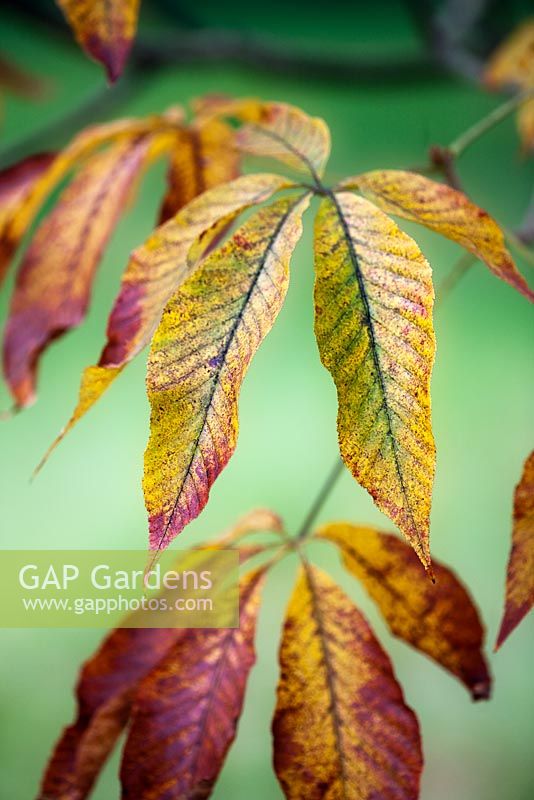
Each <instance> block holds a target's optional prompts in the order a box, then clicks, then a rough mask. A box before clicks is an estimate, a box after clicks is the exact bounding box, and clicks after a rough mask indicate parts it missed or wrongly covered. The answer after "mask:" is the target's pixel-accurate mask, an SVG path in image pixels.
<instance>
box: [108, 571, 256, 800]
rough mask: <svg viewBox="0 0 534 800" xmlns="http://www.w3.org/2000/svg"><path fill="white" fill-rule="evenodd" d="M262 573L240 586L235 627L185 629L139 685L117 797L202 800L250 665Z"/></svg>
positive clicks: (232, 727) (231, 730)
mask: <svg viewBox="0 0 534 800" xmlns="http://www.w3.org/2000/svg"><path fill="white" fill-rule="evenodd" d="M263 577H264V571H263V570H258V571H256V572H254V573H251V574H250V575H248V576H247V577H246V578H244V579H243V580H242V583H241V603H240V605H241V612H240V628H229V629H224V628H218V629H190V630H188V631H187V633H186V635H185V636H184V637H183V638H182V639H180V640H179V641H178V642H177V643H176V646H175V647H173V648H172V650H171V651H169V653H168V654H167V656H166V657H165V658H164V659H163V660H162V661H161V662H160V663H159V664H158V666H157V667H156V668H155V669H154V670H153V671H152V672H151V673H150V674H149V675H148V676H147V677H146V678H145V680H144V681H143V682H142V684H141V686H140V688H139V690H138V692H137V694H136V699H135V705H134V711H133V716H132V724H131V727H130V732H129V735H128V740H127V742H126V746H125V749H124V756H123V762H122V767H121V780H122V786H123V795H122V797H123V800H149V798H150V800H152V798H156V797H157V798H161V799H162V798H167V799H168V800H170V799H171V798H175V800H178V799H179V800H203V799H204V798H207V797H209V796H210V794H211V791H212V788H213V785H214V783H215V781H216V780H217V777H218V775H219V772H220V771H221V768H222V766H223V764H224V760H225V757H226V753H227V752H228V749H229V747H230V745H231V744H232V742H233V740H234V738H235V735H236V730H237V723H238V720H239V716H240V714H241V710H242V707H243V701H244V695H245V688H246V683H247V678H248V675H249V672H250V669H251V667H252V665H253V664H254V661H255V652H254V633H255V628H256V618H257V613H258V609H259V591H260V588H261V584H262V583H263Z"/></svg>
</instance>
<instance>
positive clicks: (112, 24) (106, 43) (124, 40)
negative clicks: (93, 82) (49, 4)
mask: <svg viewBox="0 0 534 800" xmlns="http://www.w3.org/2000/svg"><path fill="white" fill-rule="evenodd" d="M139 2H140V0H57V4H58V5H59V7H60V8H61V9H62V11H63V13H64V14H65V17H66V18H67V21H68V23H69V25H70V26H71V28H72V29H73V31H74V35H75V36H76V40H77V41H78V43H79V44H80V46H81V47H83V49H84V50H85V52H86V53H87V54H88V55H89V56H91V58H94V59H95V61H99V62H100V63H101V64H103V65H104V66H105V68H106V71H107V74H108V77H109V80H110V81H111V82H112V83H113V82H114V81H116V80H117V78H118V77H119V75H120V74H121V72H122V71H123V69H124V65H125V63H126V59H127V57H128V54H129V52H130V48H131V46H132V42H133V39H134V36H135V32H136V30H137V17H138V14H139Z"/></svg>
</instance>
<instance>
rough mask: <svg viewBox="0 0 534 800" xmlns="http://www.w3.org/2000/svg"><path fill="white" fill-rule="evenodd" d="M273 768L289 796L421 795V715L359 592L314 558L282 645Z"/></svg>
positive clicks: (400, 799) (397, 798)
mask: <svg viewBox="0 0 534 800" xmlns="http://www.w3.org/2000/svg"><path fill="white" fill-rule="evenodd" d="M280 669H281V674H280V681H279V684H278V692H277V704H276V711H275V716H274V721H273V735H274V767H275V770H276V774H277V776H278V779H279V781H280V783H281V785H282V789H283V791H284V794H285V796H286V797H287V798H288V800H324V798H329V800H375V799H376V800H378V798H380V800H408V798H410V800H415V798H417V797H418V796H419V793H418V789H419V779H420V774H421V770H422V754H421V743H420V738H419V727H418V724H417V719H416V717H415V715H414V713H413V712H412V710H411V709H410V708H408V706H407V705H406V704H405V702H404V698H403V694H402V690H401V688H400V686H399V684H398V683H397V681H396V679H395V675H394V673H393V669H392V667H391V663H390V661H389V659H388V657H387V655H386V654H385V653H384V651H383V650H382V648H381V647H380V645H379V643H378V641H377V640H376V638H375V636H374V634H373V632H372V631H371V629H370V627H369V625H368V624H367V622H366V621H365V619H364V618H363V616H362V615H361V614H360V612H359V611H358V609H357V608H356V607H355V606H354V605H353V604H352V601H351V600H350V599H349V598H348V597H347V596H346V595H345V594H344V593H343V592H342V591H341V589H340V588H339V587H338V586H336V584H335V583H334V582H333V581H332V580H331V579H330V578H329V577H328V576H327V575H325V574H324V573H323V572H321V571H320V570H318V569H317V568H315V567H312V566H307V567H306V568H305V569H303V570H302V571H301V573H300V577H299V580H298V582H297V585H296V587H295V590H294V592H293V595H292V597H291V600H290V603H289V607H288V610H287V614H286V619H285V623H284V631H283V635H282V644H281V647H280Z"/></svg>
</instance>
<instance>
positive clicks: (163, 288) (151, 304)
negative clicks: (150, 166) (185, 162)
mask: <svg viewBox="0 0 534 800" xmlns="http://www.w3.org/2000/svg"><path fill="white" fill-rule="evenodd" d="M289 185H291V184H290V183H289V182H288V181H287V180H286V179H285V178H282V177H280V176H278V175H268V174H264V175H245V176H243V177H241V178H237V179H236V180H235V181H232V182H231V183H229V184H225V185H224V186H216V187H214V188H213V189H210V190H208V191H206V192H204V193H203V194H202V195H200V196H199V197H198V198H196V199H195V200H194V201H192V202H191V203H188V205H187V206H185V207H184V208H183V209H182V211H180V212H178V214H177V215H176V216H175V217H174V218H173V219H171V220H169V221H168V222H166V223H165V224H164V225H161V226H160V227H159V228H156V230H155V231H154V233H153V234H151V236H150V237H149V238H148V239H147V241H146V242H145V244H144V245H142V246H141V247H139V248H137V250H134V252H133V253H132V255H131V257H130V261H129V263H128V266H127V268H126V270H125V272H124V274H123V277H122V281H121V287H120V290H119V294H118V296H117V299H116V300H115V303H114V306H113V309H112V311H111V314H110V317H109V321H108V328H107V342H106V344H105V346H104V349H103V350H102V354H101V356H100V361H99V363H98V364H97V365H94V366H90V367H87V368H86V369H85V370H84V373H83V375H82V380H81V384H80V392H79V397H78V403H77V405H76V408H75V409H74V411H73V413H72V416H71V418H70V419H69V421H68V422H67V424H66V426H65V427H64V428H63V430H62V431H61V432H60V434H59V436H58V437H57V438H56V440H55V441H54V442H53V443H52V445H51V446H50V447H49V448H48V451H47V453H46V454H45V456H44V458H43V459H42V460H41V463H40V465H39V467H38V469H39V468H40V467H41V466H42V465H43V464H44V463H45V461H46V459H47V457H48V456H49V455H50V453H51V452H52V451H53V450H54V448H55V447H56V446H57V445H58V444H59V442H60V441H61V440H62V439H63V438H64V436H65V435H66V434H67V433H68V432H69V431H70V430H71V429H72V428H73V426H74V425H75V424H76V423H77V422H78V421H79V420H80V419H81V418H82V417H83V415H84V414H85V413H87V411H88V410H89V409H90V408H91V407H92V406H93V405H94V403H96V401H97V400H98V399H99V398H100V397H101V396H102V394H103V393H104V392H105V391H106V389H108V388H109V386H111V384H112V383H113V381H114V380H115V378H117V376H118V375H119V374H120V373H121V371H122V369H123V368H124V366H125V365H126V364H127V363H128V362H129V361H131V360H132V359H133V358H134V357H135V356H136V355H137V354H138V353H139V351H140V350H142V349H143V348H144V347H146V346H147V345H148V344H149V342H150V340H151V338H152V334H153V333H154V330H155V328H156V327H157V325H158V322H159V320H160V318H161V314H162V312H163V309H164V307H165V304H166V303H167V301H168V300H169V298H170V297H172V294H173V292H174V291H175V290H176V289H177V288H178V287H179V286H180V284H181V283H183V282H184V281H185V280H186V278H187V277H188V276H189V275H190V274H191V272H193V270H194V269H195V267H196V266H197V262H196V260H190V259H189V255H190V253H191V251H192V250H193V249H195V246H197V248H196V250H195V252H196V255H197V258H198V257H200V256H201V255H202V254H203V252H204V251H205V247H204V246H203V247H200V248H198V241H199V240H200V239H201V238H202V236H203V235H204V234H206V232H209V231H210V230H211V229H212V228H213V226H214V225H218V224H219V223H220V222H221V220H222V221H223V225H224V226H225V227H226V226H227V224H228V222H229V220H231V219H234V218H235V217H236V215H237V214H239V213H240V212H242V211H244V210H245V209H246V208H248V207H250V206H253V205H255V204H258V203H262V202H264V201H265V200H268V199H269V198H270V197H271V196H272V195H273V194H274V193H275V192H277V191H279V190H281V189H284V188H287V187H288V186H289Z"/></svg>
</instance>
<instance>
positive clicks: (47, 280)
mask: <svg viewBox="0 0 534 800" xmlns="http://www.w3.org/2000/svg"><path fill="white" fill-rule="evenodd" d="M170 143H171V140H170V139H169V138H168V136H167V135H165V134H162V135H161V137H141V138H138V139H134V140H131V141H119V142H117V143H115V144H113V145H111V146H110V147H109V148H108V149H106V150H104V151H103V152H99V153H96V154H95V155H93V156H92V157H91V158H90V159H89V160H88V161H87V163H86V164H85V166H84V167H82V169H81V170H80V171H79V173H78V174H77V175H76V177H75V178H74V180H73V181H72V183H71V184H70V185H69V186H68V187H67V189H65V191H64V192H63V194H62V195H61V197H60V199H59V202H58V204H57V205H56V207H55V208H54V209H53V211H52V212H51V213H50V214H49V216H48V217H47V218H46V219H45V220H44V222H43V223H42V224H41V226H40V227H39V229H38V230H37V233H36V234H35V236H34V238H33V241H32V243H31V245H30V248H29V250H28V252H27V253H26V256H25V258H24V260H23V262H22V264H21V267H20V270H19V273H18V276H17V282H16V286H15V291H14V295H13V298H12V302H11V309H10V315H9V319H8V323H7V329H6V335H5V341H4V371H5V376H6V380H7V382H8V384H9V387H10V389H11V392H12V394H13V396H14V398H15V400H16V402H17V404H18V405H19V406H27V405H29V404H30V403H32V402H33V400H34V399H35V379H36V371H37V364H38V360H39V357H40V355H41V353H42V352H43V351H44V350H45V349H46V347H47V346H48V345H49V343H50V342H51V341H52V340H54V339H56V338H57V337H58V336H61V335H62V334H64V333H65V332H66V331H68V330H70V329H71V328H73V327H75V326H76V325H78V324H80V322H81V321H82V320H83V318H84V316H85V313H86V311H87V307H88V304H89V298H90V293H91V287H92V284H93V280H94V277H95V271H96V268H97V266H98V263H99V261H100V258H101V256H102V252H103V249H104V247H105V245H106V243H107V241H108V239H109V237H110V236H111V233H112V231H113V229H114V227H115V225H116V223H117V220H118V218H119V216H120V214H121V213H122V212H123V211H124V208H125V206H126V205H127V201H128V198H129V196H130V194H131V191H132V188H133V186H134V184H135V181H136V179H137V178H138V177H139V174H140V172H141V171H142V169H143V168H144V167H145V166H146V164H147V162H148V161H149V160H150V159H152V158H154V156H155V155H157V154H159V152H160V151H161V149H164V148H165V147H169V146H170Z"/></svg>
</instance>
